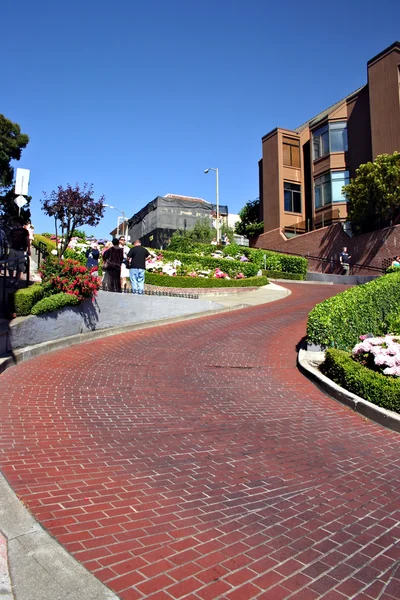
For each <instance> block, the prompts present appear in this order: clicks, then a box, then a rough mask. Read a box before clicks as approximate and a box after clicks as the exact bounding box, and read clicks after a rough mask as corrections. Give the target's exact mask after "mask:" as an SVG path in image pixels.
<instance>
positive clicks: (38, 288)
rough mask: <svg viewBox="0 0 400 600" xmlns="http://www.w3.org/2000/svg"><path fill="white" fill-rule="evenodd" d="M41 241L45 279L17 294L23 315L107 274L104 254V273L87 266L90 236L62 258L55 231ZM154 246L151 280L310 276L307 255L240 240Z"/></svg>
mask: <svg viewBox="0 0 400 600" xmlns="http://www.w3.org/2000/svg"><path fill="white" fill-rule="evenodd" d="M53 238H54V239H53ZM101 241H102V240H99V241H98V243H99V242H101ZM39 243H41V247H42V248H43V247H45V248H46V254H47V257H46V259H45V260H44V261H42V263H41V265H40V268H39V274H40V277H41V282H37V283H35V284H34V285H32V286H30V287H28V288H25V289H21V290H18V291H17V292H16V293H15V294H14V310H15V314H16V315H17V316H26V315H29V314H35V315H38V314H42V313H45V312H49V311H54V310H58V309H60V308H63V307H64V306H75V305H77V304H79V303H80V302H81V301H82V300H84V299H85V298H94V297H95V296H96V294H97V291H98V290H99V289H100V287H101V277H100V276H98V275H101V260H100V265H99V267H100V268H99V269H98V273H97V269H96V268H95V267H93V268H92V269H91V270H88V269H87V268H86V266H85V264H86V255H85V251H86V249H87V248H88V247H89V245H90V242H89V243H85V242H83V241H82V240H81V239H79V238H73V239H72V240H71V243H70V245H69V246H68V248H67V250H66V251H65V253H64V256H63V258H62V259H59V258H58V257H57V256H56V255H57V251H56V241H55V236H50V235H49V234H47V235H35V237H34V240H33V246H34V247H36V248H37V249H38V248H39ZM103 243H104V241H103ZM100 249H101V246H100ZM150 252H151V257H150V258H149V259H148V261H147V264H146V280H145V281H146V285H147V286H161V287H171V288H216V287H231V288H238V287H252V288H254V287H259V286H263V285H266V284H268V277H275V278H284V279H305V276H306V273H307V260H306V259H304V258H302V257H298V256H289V255H284V254H279V253H276V252H270V251H267V250H260V249H254V248H248V247H243V246H238V245H236V244H230V245H228V246H224V247H219V248H217V247H216V246H214V245H212V244H201V243H193V242H191V243H190V244H188V243H187V240H185V238H182V239H181V240H180V241H179V242H178V243H175V244H174V245H173V249H168V250H164V251H159V250H152V249H150ZM95 271H96V272H95Z"/></svg>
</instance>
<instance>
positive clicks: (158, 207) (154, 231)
mask: <svg viewBox="0 0 400 600" xmlns="http://www.w3.org/2000/svg"><path fill="white" fill-rule="evenodd" d="M219 213H220V220H221V222H222V223H227V222H228V206H226V205H219ZM215 216H216V205H215V204H211V203H210V202H207V201H206V200H203V199H202V198H193V197H192V196H180V195H177V194H166V195H165V196H157V197H156V198H154V200H152V201H151V202H148V203H147V204H146V205H145V206H144V207H143V208H142V209H141V210H139V211H138V212H136V213H135V214H134V215H133V216H132V217H131V218H130V219H129V220H128V235H129V236H130V240H131V241H133V240H136V239H140V240H141V242H142V244H143V245H145V246H149V247H151V248H159V249H160V248H165V247H166V246H167V244H168V240H169V239H170V238H171V236H172V234H173V233H174V232H175V231H177V230H179V231H186V230H188V231H189V230H190V229H193V227H194V226H195V224H196V221H198V220H199V219H205V218H207V219H210V223H213V222H214V221H215Z"/></svg>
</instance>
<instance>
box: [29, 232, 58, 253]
mask: <svg viewBox="0 0 400 600" xmlns="http://www.w3.org/2000/svg"><path fill="white" fill-rule="evenodd" d="M39 242H43V244H45V246H46V250H47V252H48V254H50V253H51V251H52V250H55V249H56V243H55V242H53V240H49V238H48V237H46V236H44V235H40V234H39V233H35V235H34V236H33V242H32V246H33V247H34V248H36V249H37V250H39Z"/></svg>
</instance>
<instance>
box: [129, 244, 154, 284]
mask: <svg viewBox="0 0 400 600" xmlns="http://www.w3.org/2000/svg"><path fill="white" fill-rule="evenodd" d="M148 256H150V252H149V251H148V250H147V248H143V246H142V244H141V242H140V240H136V241H135V242H134V244H133V248H131V249H130V250H129V252H128V256H127V259H128V262H129V279H130V280H131V286H132V293H133V294H144V272H145V269H146V258H147V257H148Z"/></svg>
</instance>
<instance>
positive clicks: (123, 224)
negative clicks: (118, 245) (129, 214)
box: [103, 204, 126, 235]
mask: <svg viewBox="0 0 400 600" xmlns="http://www.w3.org/2000/svg"><path fill="white" fill-rule="evenodd" d="M103 206H106V207H107V208H113V209H114V210H117V211H118V212H120V213H121V215H122V235H126V234H125V213H124V211H123V210H119V208H117V207H116V206H111V204H103ZM118 234H119V222H118V223H117V235H118Z"/></svg>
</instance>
